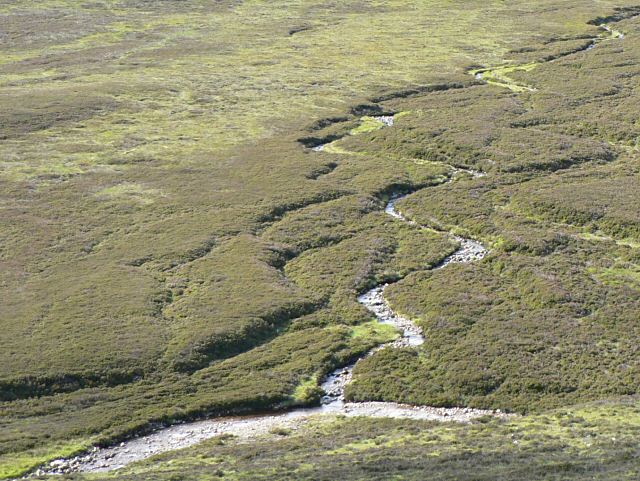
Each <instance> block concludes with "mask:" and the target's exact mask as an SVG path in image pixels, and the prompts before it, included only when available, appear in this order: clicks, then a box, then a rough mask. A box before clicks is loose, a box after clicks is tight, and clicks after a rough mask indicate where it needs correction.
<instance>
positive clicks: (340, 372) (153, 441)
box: [28, 24, 624, 477]
mask: <svg viewBox="0 0 640 481" xmlns="http://www.w3.org/2000/svg"><path fill="white" fill-rule="evenodd" d="M599 27H600V28H602V29H603V30H605V31H606V32H607V33H608V34H609V35H608V36H606V37H605V36H604V35H602V36H598V37H595V38H594V39H593V40H592V42H591V43H590V44H589V45H587V46H586V47H585V48H584V49H583V50H584V51H588V50H591V49H593V48H594V47H595V46H596V45H597V44H598V43H600V42H602V41H604V40H607V39H622V38H624V34H623V33H621V32H618V31H616V30H613V29H611V28H610V27H609V26H608V25H605V24H602V25H599ZM573 53H576V52H570V53H567V55H570V54H573ZM565 56H566V55H565ZM558 58H560V57H558ZM510 68H511V69H513V68H514V67H513V66H511V67H510ZM517 68H518V67H517V66H516V67H515V69H517ZM502 70H504V67H496V68H487V69H481V70H476V71H473V72H471V73H472V74H473V75H475V76H476V77H477V78H478V79H482V80H485V81H488V82H489V83H494V84H497V85H500V86H502V87H505V88H510V89H512V90H514V87H513V86H514V85H516V84H513V83H510V82H503V81H496V79H495V78H492V79H489V78H487V77H493V76H495V75H496V74H498V75H499V74H500V72H501V71H502ZM516 87H517V89H516V90H534V89H532V88H530V87H527V86H521V85H516ZM374 118H375V119H376V120H378V121H379V122H380V123H381V124H382V127H391V126H393V124H394V118H393V116H379V117H374ZM325 146H326V144H322V145H317V146H315V147H313V148H312V150H313V151H316V152H320V151H323V150H324V148H325ZM457 170H458V171H461V170H460V169H457ZM464 172H466V173H468V174H470V175H472V176H475V177H478V176H482V175H484V174H482V173H480V172H476V171H471V170H466V171H464ZM454 173H455V172H454ZM450 181H451V179H450ZM405 196H406V195H399V194H398V195H394V196H392V197H391V199H390V200H389V202H388V203H387V205H386V207H385V212H386V213H387V214H388V215H390V216H392V217H394V218H395V219H397V220H398V221H401V222H406V223H408V224H410V225H412V226H414V227H416V228H418V229H421V228H424V227H422V226H420V225H418V224H416V223H415V222H413V221H411V220H408V219H406V218H405V217H404V216H403V215H402V213H401V212H399V211H398V210H397V208H396V203H397V202H398V201H399V200H401V199H402V198H404V197H405ZM449 235H450V237H451V238H452V239H454V240H455V241H457V242H458V243H459V245H460V247H459V248H458V249H457V250H456V251H455V252H454V253H453V254H451V255H450V256H448V257H447V258H445V259H444V260H443V261H442V262H441V263H440V264H439V265H438V266H436V267H435V268H434V269H441V268H445V267H446V266H448V265H450V264H454V263H468V262H474V261H478V260H480V259H482V258H483V257H484V256H485V255H486V253H487V250H486V249H485V247H484V246H483V245H482V244H480V243H479V242H477V241H475V240H472V239H467V238H463V237H460V236H456V235H453V234H449ZM386 287H387V284H385V285H380V286H376V287H374V288H373V289H371V290H369V291H368V292H366V293H364V294H362V295H360V296H359V297H358V302H360V303H361V304H362V305H363V306H365V307H366V308H367V309H368V310H369V311H371V312H372V313H373V314H374V315H375V317H376V319H377V320H378V322H380V323H383V324H389V325H392V326H394V327H395V328H396V329H397V330H398V331H399V332H400V336H399V338H398V339H396V340H395V341H392V342H390V343H387V344H383V345H381V346H377V347H376V348H374V349H372V350H371V351H369V352H368V353H366V354H365V355H364V356H363V357H362V358H361V359H363V358H366V357H368V356H370V355H372V354H373V353H375V352H376V351H378V350H380V349H392V348H398V347H409V348H411V347H415V346H419V345H420V344H422V343H423V342H424V335H423V332H422V329H421V328H420V327H419V326H417V325H415V324H414V323H413V322H411V320H409V319H406V318H404V317H402V316H399V315H398V314H396V313H395V312H394V311H393V310H392V309H391V307H390V306H389V305H388V303H387V302H386V300H385V298H384V290H385V288H386ZM358 361H359V360H358ZM358 361H356V362H355V363H353V364H351V365H349V366H344V367H341V368H339V369H336V370H335V371H333V372H332V373H330V374H329V375H328V376H326V378H325V379H324V381H323V382H322V388H323V390H324V392H325V395H324V396H323V397H322V400H321V405H320V406H318V407H312V408H296V409H292V410H290V411H285V412H280V413H275V414H254V415H248V416H235V417H224V418H214V419H208V420H202V421H195V422H187V423H182V424H176V425H173V426H168V427H162V428H160V429H158V430H157V431H155V432H153V433H151V434H148V435H145V436H140V437H137V438H133V439H130V440H127V441H124V442H122V443H120V444H118V445H115V446H112V447H108V448H93V450H92V451H91V452H89V453H87V454H84V455H81V456H76V457H74V458H71V459H58V460H55V461H52V462H51V463H49V464H48V465H47V466H46V467H44V468H42V469H39V470H37V471H36V472H34V473H32V474H31V475H30V476H39V475H44V474H65V473H70V472H104V471H112V470H115V469H119V468H122V467H124V466H126V465H128V464H130V463H132V462H135V461H140V460H143V459H146V458H149V457H151V456H153V455H156V454H160V453H163V452H167V451H172V450H176V449H181V448H186V447H189V446H193V445H195V444H198V443H200V442H202V441H204V440H206V439H210V438H213V437H216V436H220V435H225V434H227V435H234V436H237V438H238V439H239V440H243V439H249V438H253V437H255V436H259V435H262V434H267V433H269V432H270V431H271V430H273V429H274V428H279V429H281V428H285V429H286V428H289V427H297V426H299V425H301V424H303V423H304V422H305V420H306V419H308V418H309V417H310V416H313V415H321V414H334V415H335V414H340V415H344V416H369V417H392V418H410V419H421V420H438V421H457V422H468V421H470V420H472V419H474V418H477V417H480V416H486V415H491V416H499V417H504V416H508V415H507V414H505V413H502V412H500V411H499V410H498V411H485V410H478V409H470V408H434V407H430V406H410V405H406V404H398V403H388V402H362V403H352V402H346V401H345V399H344V391H345V387H346V386H347V385H348V383H349V382H350V381H351V378H352V373H353V369H354V367H355V366H356V364H357V362H358ZM28 477H29V476H28Z"/></svg>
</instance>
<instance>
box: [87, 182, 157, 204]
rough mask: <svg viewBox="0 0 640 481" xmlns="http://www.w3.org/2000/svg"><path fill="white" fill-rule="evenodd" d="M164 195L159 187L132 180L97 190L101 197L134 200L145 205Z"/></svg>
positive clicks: (97, 194)
mask: <svg viewBox="0 0 640 481" xmlns="http://www.w3.org/2000/svg"><path fill="white" fill-rule="evenodd" d="M162 195H163V194H162V192H160V191H159V190H158V189H150V188H147V187H145V186H144V185H142V184H137V183H132V182H123V183H121V184H118V185H114V186H111V187H106V188H104V189H102V190H99V191H98V192H96V196H98V197H99V198H105V199H118V200H132V201H135V202H139V203H141V204H145V205H148V204H152V203H153V202H154V201H155V199H157V198H158V197H161V196H162Z"/></svg>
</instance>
